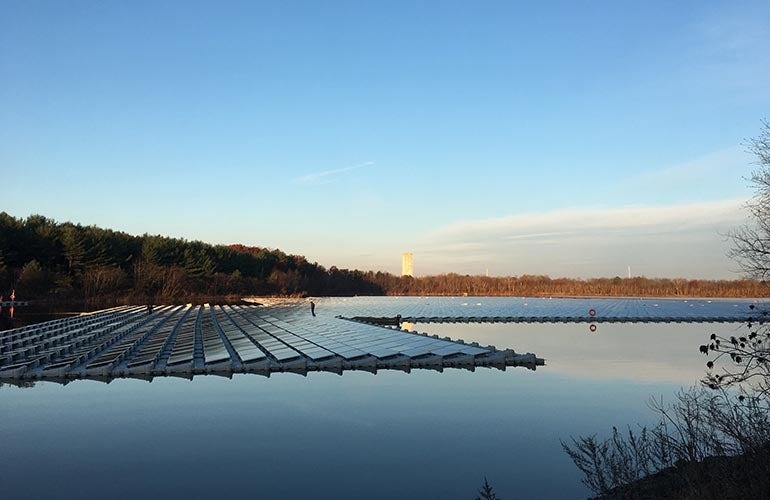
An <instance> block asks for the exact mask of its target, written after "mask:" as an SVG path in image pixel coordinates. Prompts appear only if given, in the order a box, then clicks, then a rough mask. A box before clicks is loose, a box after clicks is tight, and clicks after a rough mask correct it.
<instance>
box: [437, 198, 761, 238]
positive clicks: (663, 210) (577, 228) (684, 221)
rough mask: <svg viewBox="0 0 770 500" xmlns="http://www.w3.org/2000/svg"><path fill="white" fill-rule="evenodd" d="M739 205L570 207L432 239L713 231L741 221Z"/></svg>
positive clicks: (446, 231) (461, 227)
mask: <svg viewBox="0 0 770 500" xmlns="http://www.w3.org/2000/svg"><path fill="white" fill-rule="evenodd" d="M745 201H746V200H745V199H728V200H718V201H707V202H697V203H686V204H673V205H631V206H621V207H573V208H565V209H559V210H552V211H549V212H534V213H524V214H515V215H507V216H504V217H494V218H489V219H480V220H471V221H458V222H455V223H453V224H449V225H447V226H444V227H442V228H439V229H437V230H436V231H434V232H433V233H432V238H433V239H435V240H450V241H454V242H456V241H457V239H458V238H459V239H460V240H461V241H464V242H470V241H479V240H481V241H484V240H486V241H488V240H489V239H495V240H520V239H535V240H537V239H538V238H544V237H548V238H552V237H554V236H571V235H580V234H585V233H586V232H589V231H590V232H591V233H593V234H596V233H597V232H598V233H606V232H616V231H619V230H620V231H625V232H633V231H635V230H640V229H655V230H656V231H659V232H665V231H676V230H681V229H683V228H695V227H713V226H714V225H716V224H720V223H725V222H728V223H729V222H734V221H736V220H738V219H740V218H741V217H742V207H743V204H744V203H745Z"/></svg>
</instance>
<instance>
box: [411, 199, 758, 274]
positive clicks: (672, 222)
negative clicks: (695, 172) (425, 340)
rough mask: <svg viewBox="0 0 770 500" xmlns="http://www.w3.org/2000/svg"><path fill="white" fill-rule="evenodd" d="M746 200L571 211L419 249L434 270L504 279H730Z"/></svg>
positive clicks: (494, 222) (460, 234)
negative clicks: (732, 242)
mask: <svg viewBox="0 0 770 500" xmlns="http://www.w3.org/2000/svg"><path fill="white" fill-rule="evenodd" d="M745 202H746V200H745V199H725V200H716V201H707V202H695V203H684V204H671V205H630V206H620V207H573V208H564V209H559V210H552V211H548V212H540V213H534V212H533V213H525V214H515V215H507V216H503V217H494V218H489V219H480V220H465V221H458V222H455V223H452V224H449V225H447V226H444V227H440V228H438V229H436V230H435V231H432V232H430V233H428V234H426V235H425V237H424V238H422V240H421V241H420V242H418V243H417V245H415V257H416V260H418V259H420V258H421V257H422V258H423V259H425V260H423V262H426V267H427V265H429V266H431V267H434V268H435V269H431V270H427V269H426V272H442V268H443V269H444V270H445V269H447V268H448V269H453V270H456V271H458V272H462V273H466V272H467V273H480V272H483V271H484V269H485V268H486V267H489V268H491V269H493V270H494V271H495V272H496V273H499V274H521V273H543V274H550V275H552V276H583V277H587V276H608V275H609V276H612V275H615V274H620V273H622V271H624V270H625V268H626V265H629V264H631V265H636V266H638V267H639V272H640V273H644V274H646V275H648V276H696V277H714V276H729V275H730V274H731V273H732V271H733V270H732V269H731V268H730V261H729V260H728V259H727V258H726V257H725V253H726V249H727V247H729V242H728V241H727V239H726V238H725V236H724V235H725V233H727V232H728V231H729V230H730V229H733V228H735V227H737V226H738V225H740V224H741V223H743V222H744V221H745V218H746V214H745V209H744V204H745Z"/></svg>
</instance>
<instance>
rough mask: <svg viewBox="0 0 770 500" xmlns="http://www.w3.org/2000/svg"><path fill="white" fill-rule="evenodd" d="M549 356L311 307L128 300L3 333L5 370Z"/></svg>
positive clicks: (164, 370)
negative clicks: (316, 312)
mask: <svg viewBox="0 0 770 500" xmlns="http://www.w3.org/2000/svg"><path fill="white" fill-rule="evenodd" d="M542 364H544V362H543V360H542V359H539V358H537V357H536V356H535V355H534V354H517V353H515V352H514V351H512V350H510V349H506V350H497V349H495V348H494V347H493V346H486V347H482V346H479V345H478V344H476V343H472V344H466V343H464V342H463V341H452V340H451V339H449V338H443V339H440V338H438V336H428V335H426V334H419V333H411V332H407V331H404V330H401V329H398V328H387V327H382V326H376V325H370V324H363V323H358V322H353V321H348V320H345V319H342V318H335V317H326V316H321V315H319V316H317V317H313V316H311V315H310V314H309V312H308V311H306V310H305V309H304V308H298V307H260V306H211V305H208V304H207V305H202V306H193V305H185V306H181V305H176V306H160V307H156V308H155V309H154V311H153V312H152V313H148V312H147V309H146V308H145V307H142V306H123V307H117V308H113V309H107V310H103V311H97V312H95V313H90V314H84V315H81V316H75V317H69V318H65V319H59V320H54V321H48V322H46V323H40V324H36V325H30V326H25V327H22V328H17V329H14V330H7V331H4V332H1V333H0V379H6V380H9V379H47V380H58V381H66V380H70V379H77V378H96V379H110V378H115V377H140V378H147V377H153V376H162V375H180V376H193V375H196V374H207V373H216V374H222V375H229V374H232V373H240V372H255V373H262V374H266V375H269V374H270V373H271V372H278V371H293V372H300V373H304V372H307V371H316V370H319V371H332V372H337V373H340V372H342V371H343V370H368V371H376V370H378V369H400V370H407V371H408V370H411V369H412V368H430V369H443V368H445V367H463V368H470V369H472V368H474V367H476V366H495V367H499V368H505V367H506V366H525V367H528V368H531V369H534V368H535V366H537V365H542Z"/></svg>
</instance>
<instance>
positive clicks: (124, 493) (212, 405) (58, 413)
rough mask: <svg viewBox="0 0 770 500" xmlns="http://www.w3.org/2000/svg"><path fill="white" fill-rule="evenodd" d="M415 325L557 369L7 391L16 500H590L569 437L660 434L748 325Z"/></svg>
mask: <svg viewBox="0 0 770 500" xmlns="http://www.w3.org/2000/svg"><path fill="white" fill-rule="evenodd" d="M367 300H372V299H367ZM380 300H382V301H384V304H385V305H383V307H387V301H389V300H392V299H380ZM323 306H327V307H323ZM318 312H319V313H320V314H337V312H336V311H335V308H334V307H332V302H331V301H330V302H327V303H325V302H324V301H321V302H320V303H319V308H318ZM17 314H20V312H19V311H17ZM457 315H459V314H457ZM414 328H415V329H416V330H418V331H427V332H430V333H436V334H439V335H441V336H445V335H446V336H450V337H452V338H463V339H465V340H466V341H479V342H480V343H482V344H494V345H495V346H497V347H498V348H502V347H511V348H514V349H516V350H517V351H519V352H534V353H536V354H537V355H538V356H540V357H543V358H545V359H546V363H547V366H545V367H541V368H539V369H538V370H537V371H530V370H527V369H524V368H509V369H508V370H506V371H500V370H496V369H484V368H480V369H477V370H476V371H475V372H469V371H464V370H445V371H444V372H443V373H438V372H433V371H422V370H414V371H412V373H409V374H407V373H402V372H395V371H380V372H379V373H378V374H376V375H373V374H370V373H364V372H345V373H344V374H343V375H342V376H338V375H334V374H330V373H311V374H308V376H307V377H302V376H299V375H296V374H274V375H272V376H271V377H269V378H266V377H262V376H258V375H236V376H234V377H233V378H232V379H227V378H223V377H216V376H205V377H196V378H195V379H194V380H192V381H189V380H185V379H178V378H156V379H154V380H153V381H152V382H151V383H148V382H145V381H140V380H130V379H119V380H114V381H112V382H111V383H109V384H104V383H99V382H93V381H76V382H72V383H70V384H68V385H66V386H61V385H58V384H54V383H48V382H46V383H35V384H34V386H33V387H29V388H19V387H16V386H11V385H5V386H3V387H0V419H1V420H0V443H1V445H0V485H1V486H0V488H2V498H4V499H15V498H50V499H59V498H61V499H64V498H73V497H83V498H132V499H133V498H139V497H145V498H158V497H164V498H172V499H176V498H179V499H195V498H222V497H225V496H237V497H242V498H281V499H309V498H351V499H352V498H374V499H393V498H426V499H428V498H430V499H433V498H441V499H473V498H475V497H476V495H477V492H478V489H479V488H480V486H481V484H483V481H484V476H486V477H487V478H488V479H489V481H490V483H491V484H492V486H493V487H494V489H495V491H496V492H497V493H498V495H500V496H501V497H502V498H507V499H511V498H585V497H586V496H587V495H588V494H589V491H588V490H587V489H586V488H585V487H584V486H583V485H582V484H581V482H580V479H581V476H580V473H579V471H578V470H577V469H576V468H575V467H574V465H573V464H572V462H571V461H570V460H569V458H568V457H567V456H566V455H565V454H564V453H563V451H562V450H561V445H560V444H559V440H560V439H563V440H566V439H568V438H569V436H570V435H579V434H593V433H598V434H606V433H608V432H609V431H611V428H612V426H613V425H614V426H617V427H624V426H626V425H627V424H631V425H635V424H636V423H649V422H651V421H652V420H653V417H654V416H653V414H652V413H651V412H650V411H649V409H648V407H647V403H648V401H649V398H650V397H660V396H663V397H664V398H666V399H671V397H672V395H673V394H674V393H675V392H676V391H677V390H678V389H679V388H680V387H682V386H689V385H692V384H694V383H696V382H697V380H698V379H699V378H700V377H701V376H702V375H703V370H704V363H705V359H704V358H703V357H702V355H700V354H699V353H698V345H699V344H700V343H703V341H704V339H705V338H706V337H707V336H708V334H709V333H711V332H713V331H716V332H723V333H726V334H728V335H729V334H731V332H734V331H736V330H740V329H741V325H739V324H730V323H726V324H725V323H722V324H600V325H599V326H598V329H597V330H596V332H593V333H591V332H590V331H589V328H588V325H587V324H577V325H575V324H480V325H479V324H476V325H473V324H417V325H414Z"/></svg>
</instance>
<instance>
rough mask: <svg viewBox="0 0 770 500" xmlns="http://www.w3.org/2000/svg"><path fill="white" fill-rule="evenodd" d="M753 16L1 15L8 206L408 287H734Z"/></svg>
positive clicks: (763, 83)
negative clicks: (473, 282)
mask: <svg viewBox="0 0 770 500" xmlns="http://www.w3.org/2000/svg"><path fill="white" fill-rule="evenodd" d="M767 47H770V4H768V3H767V2H705V1H695V2H685V1H682V2H637V3H634V4H631V3H630V2H539V3H538V4H537V5H529V3H523V2H522V3H516V2H449V1H442V2H411V1H410V2H395V1H389V2H361V1H350V2H255V1H254V2H252V1H248V2H247V1H244V2H238V1H226V2H213V1H212V2H194V1H178V2H176V1H164V2H154V1H147V2H142V1H131V2H117V1H67V2H59V1H49V2H44V1H34V0H31V1H27V0H22V1H12V0H0V179H2V197H1V198H0V210H4V211H7V212H9V213H10V214H12V215H15V216H20V217H26V216H28V215H30V214H33V213H40V214H43V215H46V216H48V217H51V218H54V219H56V220H58V221H65V220H71V221H74V222H79V223H82V224H96V225H99V226H103V227H110V228H114V229H117V230H122V231H126V232H129V233H134V234H141V233H145V232H147V233H152V234H158V233H159V234H164V235H170V236H175V237H184V238H188V239H198V240H203V241H207V242H211V243H236V242H238V243H244V244H249V245H258V246H267V247H272V248H281V249H282V250H284V251H287V252H290V253H299V254H303V255H306V256H307V257H308V258H309V259H310V260H311V261H318V262H319V263H321V264H323V265H325V266H327V267H328V266H331V265H337V266H338V267H350V268H353V267H356V268H361V269H382V270H387V271H391V272H399V270H400V262H401V261H400V254H401V252H404V251H412V252H414V255H415V257H414V258H415V272H416V274H418V275H424V274H433V273H440V272H449V271H455V272H460V273H470V274H481V273H484V272H486V271H487V270H488V271H489V273H490V274H492V275H520V274H550V275H551V276H575V277H593V276H615V275H621V276H624V275H625V274H626V272H627V266H629V265H630V266H631V269H632V273H633V274H635V275H646V276H651V277H652V276H670V277H675V276H682V277H703V278H722V277H736V276H737V273H736V270H737V266H736V265H735V264H734V263H733V262H732V261H730V260H729V259H727V258H726V257H725V252H726V251H727V249H728V248H729V241H727V240H726V238H725V237H724V234H725V233H726V232H727V231H729V229H730V228H732V227H735V226H736V225H738V224H740V223H742V222H743V221H744V220H745V211H744V210H743V209H742V207H741V204H742V203H743V202H744V201H745V200H746V199H747V198H748V197H749V196H750V195H751V190H750V188H749V186H748V183H747V182H746V181H745V177H746V176H747V175H749V174H750V172H751V169H752V164H751V161H752V158H751V157H750V156H749V155H748V154H746V153H745V151H744V149H745V147H744V146H743V145H744V144H745V142H746V140H747V139H748V138H751V137H754V136H756V135H758V133H759V131H760V126H761V120H762V119H766V118H770V112H768V110H770V92H768V91H767V89H768V88H770V51H768V50H767Z"/></svg>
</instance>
